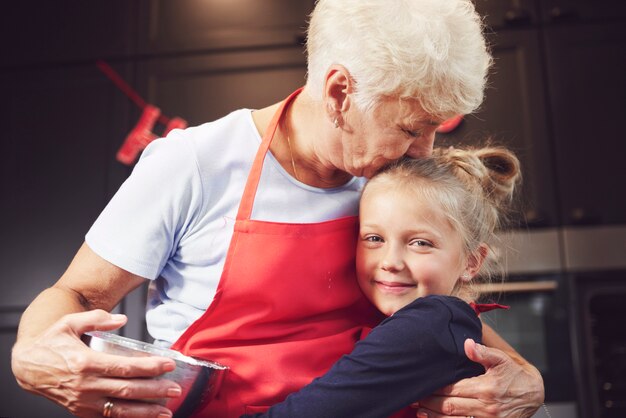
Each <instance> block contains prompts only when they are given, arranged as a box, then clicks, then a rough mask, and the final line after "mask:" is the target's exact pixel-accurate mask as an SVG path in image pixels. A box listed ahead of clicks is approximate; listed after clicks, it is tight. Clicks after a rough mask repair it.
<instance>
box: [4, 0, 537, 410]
mask: <svg viewBox="0 0 626 418" xmlns="http://www.w3.org/2000/svg"><path fill="white" fill-rule="evenodd" d="M307 50H308V79H307V82H306V85H305V87H304V88H303V89H302V90H298V91H296V92H294V93H293V94H292V95H290V96H289V97H288V98H287V99H286V100H284V101H282V102H280V103H277V104H274V105H272V106H269V107H266V108H264V109H260V110H254V111H252V110H248V109H242V110H238V111H235V112H233V113H231V114H229V115H227V116H226V117H224V118H222V119H220V120H218V121H215V122H212V123H207V124H204V125H201V126H198V127H194V128H190V129H187V130H185V131H174V132H173V133H172V134H171V135H169V136H168V137H167V138H166V139H160V140H157V141H155V142H153V143H152V144H151V145H150V146H149V147H148V148H147V149H146V150H145V152H144V154H143V156H142V159H141V161H140V162H139V163H138V164H137V166H136V167H135V170H134V171H133V173H132V175H131V176H130V177H129V179H128V180H127V181H126V182H125V183H124V185H123V186H122V187H121V188H120V190H119V191H118V193H117V194H116V196H115V197H114V198H113V199H112V201H111V202H110V203H109V205H108V206H107V207H106V209H105V210H104V211H103V213H102V214H101V215H100V217H99V218H98V220H97V221H96V222H95V224H94V225H93V227H92V228H91V229H90V231H89V232H88V233H87V236H86V240H85V244H84V245H83V246H82V247H81V248H80V250H79V251H78V253H77V255H76V257H75V258H74V260H73V261H72V262H71V264H70V266H69V268H68V269H67V271H66V272H65V274H64V275H63V276H62V277H61V278H60V279H59V281H58V282H57V283H56V284H55V285H54V286H53V287H51V288H49V289H46V290H44V291H43V292H42V293H41V294H40V295H39V296H38V297H37V298H36V299H35V300H34V301H33V302H32V304H31V305H30V307H29V308H28V309H27V310H26V312H25V313H24V316H23V318H22V321H21V323H20V329H19V333H18V340H17V342H16V345H15V347H14V350H13V359H12V360H13V361H12V366H13V371H14V374H15V376H16V378H17V380H18V382H19V383H20V385H21V386H22V387H24V388H25V389H26V390H29V391H31V392H34V393H38V394H41V395H43V396H46V397H48V398H50V399H52V400H53V401H55V402H57V403H59V404H60V405H63V406H65V407H66V408H68V409H69V410H70V411H71V412H72V413H74V414H76V415H79V416H83V417H97V416H101V415H105V416H113V417H156V416H159V417H166V416H171V412H170V411H168V410H167V409H166V408H164V407H162V406H159V405H154V404H147V403H142V402H139V401H137V400H138V399H141V398H149V397H161V396H171V397H175V396H178V395H179V394H180V388H179V387H178V386H177V385H176V384H174V383H172V382H165V381H160V382H159V381H154V380H151V379H144V377H151V376H156V375H159V374H161V373H163V372H165V371H167V370H171V369H172V367H173V363H172V361H171V360H167V359H163V358H144V359H132V360H129V359H127V358H122V357H114V356H110V355H105V354H101V353H96V352H93V351H91V350H90V349H88V348H87V347H86V346H85V345H84V344H83V343H82V342H81V341H80V336H81V334H82V333H84V332H86V331H89V330H94V329H100V330H111V329H115V328H118V327H120V326H121V325H123V323H124V321H125V318H124V317H123V316H119V315H110V314H108V313H107V312H106V311H110V310H111V309H113V307H114V306H115V305H117V304H118V303H119V302H120V300H121V299H122V298H123V297H124V296H125V295H126V294H128V293H129V292H130V291H132V290H133V289H135V288H136V287H138V286H140V285H141V284H142V283H144V282H145V281H146V280H151V284H150V300H149V303H148V311H147V324H148V330H149V332H150V333H151V335H152V336H153V337H154V338H155V340H156V342H157V343H158V344H162V345H166V346H172V348H174V349H176V350H180V351H182V352H183V353H185V354H188V355H192V356H196V357H201V358H207V359H211V360H215V361H218V362H221V363H224V364H226V365H228V366H230V367H231V370H230V371H229V373H228V374H227V376H226V379H225V381H224V384H223V386H222V390H221V392H220V394H219V396H218V397H217V398H216V399H214V400H213V401H212V402H211V403H210V404H208V405H207V406H205V408H204V409H203V410H201V411H198V412H197V413H196V414H195V415H194V416H198V417H204V416H207V417H208V416H211V417H236V416H239V415H241V414H244V413H255V412H259V411H263V410H264V409H265V408H266V407H267V406H269V405H271V404H273V403H276V402H279V401H281V400H282V399H284V398H285V396H286V395H287V394H288V393H291V392H293V391H295V390H298V389H299V388H300V387H302V386H304V385H305V384H306V383H308V382H309V381H311V380H312V379H313V378H314V377H316V376H318V375H321V374H323V373H324V372H325V371H326V370H327V369H328V368H329V367H330V365H332V363H333V362H334V361H336V360H337V359H338V358H339V357H340V356H341V355H342V354H345V353H348V352H350V350H351V349H352V346H353V344H354V343H355V341H356V340H357V339H358V336H359V335H360V332H361V331H362V330H363V329H365V328H367V327H371V326H373V325H375V324H376V323H377V321H379V320H380V318H379V317H378V316H377V314H376V313H375V310H374V309H373V308H372V307H371V306H369V304H368V303H367V302H366V301H365V299H364V298H363V296H362V294H361V293H360V291H359V290H358V286H357V284H356V280H355V277H354V267H353V263H354V248H355V246H354V242H355V239H356V225H357V222H356V215H357V205H358V199H359V193H360V189H361V186H362V184H363V181H364V178H367V177H369V176H370V175H372V174H373V173H374V172H376V170H377V169H379V168H380V167H381V166H383V165H384V164H386V163H388V162H390V161H393V160H396V159H398V158H400V157H402V156H403V155H408V156H411V157H415V158H419V157H423V156H426V155H429V154H430V153H431V149H432V146H433V140H434V136H435V130H436V128H437V126H438V125H439V124H440V123H441V122H442V121H443V120H445V119H446V118H448V117H450V116H453V115H457V114H466V113H469V112H471V111H473V110H474V109H475V108H476V107H477V106H479V104H480V103H481V101H482V98H483V89H484V85H485V78H486V74H487V70H488V67H489V65H490V61H491V59H490V55H489V53H488V51H487V48H486V45H485V41H484V37H483V35H482V31H481V21H480V18H479V17H478V16H477V14H476V12H475V10H474V7H473V5H472V3H471V1H470V0H394V1H389V0H367V1H366V0H320V1H319V2H318V3H317V5H316V7H315V10H314V12H313V14H312V17H311V22H310V27H309V31H308V41H307ZM484 341H485V343H486V344H487V345H488V346H490V347H495V348H486V349H484V350H482V351H480V352H476V351H473V352H469V353H468V356H470V358H472V359H475V360H477V361H479V362H480V363H481V364H483V366H485V368H486V369H487V372H486V374H485V375H483V376H481V377H477V378H473V379H472V380H471V381H470V380H468V381H461V382H458V383H457V384H455V385H452V386H450V387H448V388H444V389H443V390H442V391H440V392H439V393H438V394H436V395H434V396H432V397H431V398H429V399H426V400H422V401H420V408H421V409H420V410H419V411H418V412H417V414H418V416H424V415H423V414H428V415H427V416H429V417H446V416H471V415H473V416H477V417H504V416H507V417H527V416H530V415H532V413H533V412H534V411H535V410H536V408H537V407H538V406H539V405H540V404H541V402H542V400H543V385H542V380H541V376H540V375H539V373H538V372H537V370H536V369H535V368H534V367H533V366H531V365H530V364H528V363H527V362H525V361H524V360H523V359H521V358H520V357H519V355H517V354H516V353H515V352H514V351H513V350H512V349H511V348H510V347H509V346H508V345H507V344H506V343H505V342H504V341H502V340H501V339H500V338H499V337H498V336H497V335H495V334H494V333H493V332H492V331H490V330H489V329H487V330H486V335H485V336H484ZM502 350H504V351H502ZM505 353H506V354H505ZM416 401H418V400H417V399H416Z"/></svg>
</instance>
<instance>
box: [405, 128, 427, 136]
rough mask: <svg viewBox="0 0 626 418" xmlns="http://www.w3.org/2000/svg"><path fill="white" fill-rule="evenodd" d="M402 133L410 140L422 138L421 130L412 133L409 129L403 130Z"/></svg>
mask: <svg viewBox="0 0 626 418" xmlns="http://www.w3.org/2000/svg"><path fill="white" fill-rule="evenodd" d="M403 131H404V133H405V134H407V135H408V136H410V137H411V138H419V137H420V136H422V131H421V130H417V131H412V130H410V129H403Z"/></svg>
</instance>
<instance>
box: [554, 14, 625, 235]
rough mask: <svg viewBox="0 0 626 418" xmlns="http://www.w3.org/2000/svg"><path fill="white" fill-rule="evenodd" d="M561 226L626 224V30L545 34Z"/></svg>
mask: <svg viewBox="0 0 626 418" xmlns="http://www.w3.org/2000/svg"><path fill="white" fill-rule="evenodd" d="M544 34H545V44H546V57H545V59H546V62H547V69H548V75H549V83H548V85H549V87H550V89H549V91H550V99H551V100H550V113H551V115H552V119H553V129H554V141H555V145H556V153H555V160H556V163H557V181H558V189H559V198H560V201H561V216H562V218H563V220H564V223H565V224H567V225H572V224H624V223H626V193H624V190H625V189H624V188H625V184H626V170H625V169H624V155H625V154H626V141H624V136H625V134H624V126H623V125H622V124H623V123H624V120H625V119H624V115H626V77H625V75H626V24H624V22H622V23H616V24H611V25H608V24H602V25H599V24H598V25H595V24H575V25H552V26H550V27H547V28H546V29H545V32H544Z"/></svg>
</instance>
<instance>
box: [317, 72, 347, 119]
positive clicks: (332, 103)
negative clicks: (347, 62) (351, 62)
mask: <svg viewBox="0 0 626 418" xmlns="http://www.w3.org/2000/svg"><path fill="white" fill-rule="evenodd" d="M353 91H354V82H353V80H352V77H351V76H350V72H348V70H347V69H346V67H344V66H343V65H339V64H333V65H331V66H330V68H329V69H328V72H327V73H326V78H325V84H324V103H325V105H326V112H327V113H328V116H329V118H330V120H331V121H333V123H334V121H342V120H343V118H342V114H343V113H344V112H346V111H347V110H348V109H349V108H350V105H351V103H350V100H351V98H350V94H351V93H352V92H353Z"/></svg>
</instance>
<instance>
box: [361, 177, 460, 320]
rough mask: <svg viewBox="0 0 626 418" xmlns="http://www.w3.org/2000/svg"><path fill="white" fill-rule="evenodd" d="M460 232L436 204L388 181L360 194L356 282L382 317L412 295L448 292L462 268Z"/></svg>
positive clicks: (408, 300)
mask: <svg viewBox="0 0 626 418" xmlns="http://www.w3.org/2000/svg"><path fill="white" fill-rule="evenodd" d="M467 261H468V258H467V257H466V256H465V255H464V251H463V244H462V240H461V236H460V234H459V233H457V231H455V230H454V228H453V227H452V225H451V224H450V222H448V220H447V219H446V218H445V216H444V215H442V214H441V208H439V207H436V206H433V205H431V204H429V203H427V202H426V199H420V196H419V195H417V194H416V193H414V192H409V191H408V190H406V188H404V187H398V186H393V185H392V184H391V183H390V182H386V181H382V182H381V181H374V182H372V183H370V184H369V185H368V187H367V189H366V190H365V192H364V194H363V196H362V198H361V206H360V231H359V240H358V244H357V255H356V266H357V276H358V281H359V285H360V286H361V289H362V290H363V292H364V293H365V295H366V296H367V297H368V298H369V300H370V301H371V302H372V303H373V304H374V305H375V306H376V307H377V308H378V309H379V310H380V311H381V312H382V313H384V314H385V315H392V314H393V313H394V312H396V311H397V310H398V309H400V308H402V307H404V306H406V305H407V304H409V303H411V302H412V301H414V300H415V299H416V298H419V297H422V296H427V295H435V294H436V295H450V294H451V293H452V290H453V289H454V286H455V284H456V282H457V280H460V278H461V276H462V275H463V273H464V272H466V271H469V270H467V267H468V265H467Z"/></svg>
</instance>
